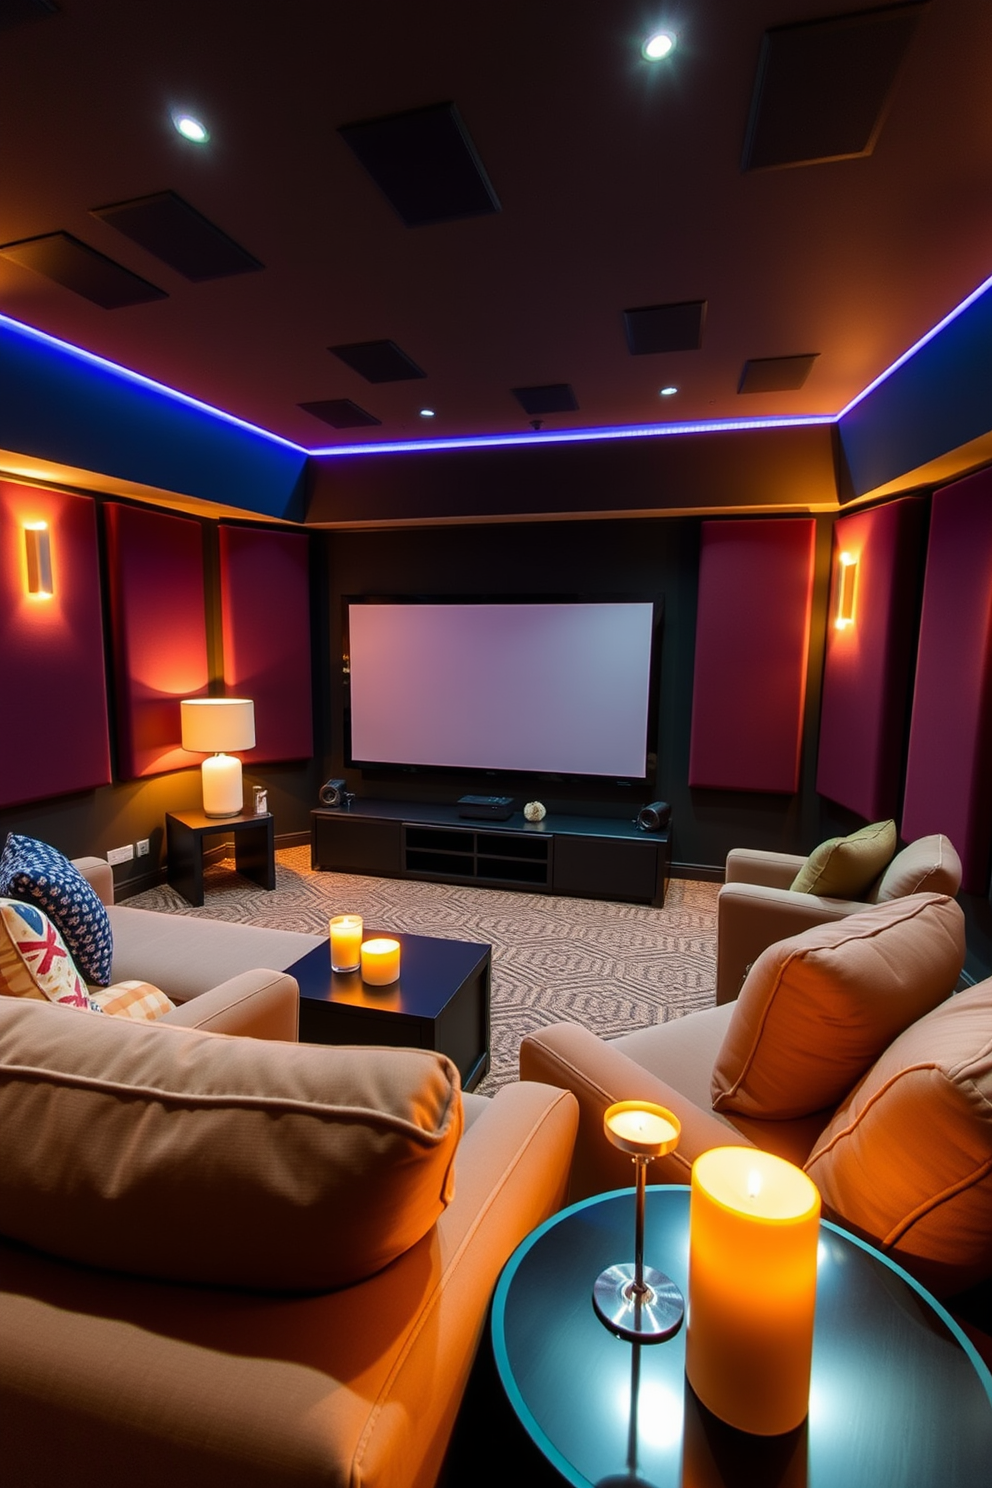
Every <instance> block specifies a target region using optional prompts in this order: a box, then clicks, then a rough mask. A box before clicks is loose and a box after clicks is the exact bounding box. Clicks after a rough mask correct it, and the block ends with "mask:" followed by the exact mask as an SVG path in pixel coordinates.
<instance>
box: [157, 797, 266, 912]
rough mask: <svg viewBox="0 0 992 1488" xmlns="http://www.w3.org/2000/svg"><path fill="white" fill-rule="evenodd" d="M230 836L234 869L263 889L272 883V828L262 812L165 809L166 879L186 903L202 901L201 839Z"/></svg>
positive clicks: (194, 903)
mask: <svg viewBox="0 0 992 1488" xmlns="http://www.w3.org/2000/svg"><path fill="white" fill-rule="evenodd" d="M229 832H230V833H232V834H233V836H234V862H235V867H236V868H237V870H238V872H239V873H241V874H243V875H244V877H245V878H250V879H251V880H252V882H253V883H257V884H258V885H259V886H260V887H261V888H263V889H274V888H275V886H276V854H275V828H274V825H273V818H272V814H271V812H267V813H266V814H265V815H264V816H227V817H221V816H205V815H204V813H203V812H202V811H168V812H166V816H165V843H166V855H167V865H168V866H167V873H168V878H169V883H170V884H171V885H172V887H173V888H174V889H175V890H176V892H177V893H178V894H182V896H183V898H184V899H185V900H187V901H188V903H190V904H193V905H197V906H199V905H201V904H202V903H203V839H204V838H205V837H222V836H226V835H227V833H229Z"/></svg>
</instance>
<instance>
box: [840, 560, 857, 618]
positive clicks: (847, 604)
mask: <svg viewBox="0 0 992 1488" xmlns="http://www.w3.org/2000/svg"><path fill="white" fill-rule="evenodd" d="M838 562H839V564H840V568H839V571H838V574H837V618H836V619H835V620H834V625H835V626H836V627H837V629H838V630H848V629H850V627H851V626H852V625H853V624H854V594H855V590H856V589H857V586H858V560H857V558H856V557H855V556H854V554H853V553H841V555H840V557H839V559H838Z"/></svg>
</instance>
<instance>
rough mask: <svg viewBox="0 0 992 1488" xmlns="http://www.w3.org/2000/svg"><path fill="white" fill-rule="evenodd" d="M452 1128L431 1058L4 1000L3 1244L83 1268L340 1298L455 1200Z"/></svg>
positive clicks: (445, 1070) (456, 1124)
mask: <svg viewBox="0 0 992 1488" xmlns="http://www.w3.org/2000/svg"><path fill="white" fill-rule="evenodd" d="M462 1120H463V1117H462V1101H461V1088H460V1082H459V1079H458V1071H457V1069H456V1067H455V1066H454V1064H452V1062H451V1061H450V1060H449V1059H447V1058H446V1057H445V1056H444V1055H443V1054H438V1053H435V1052H434V1051H433V1050H427V1049H376V1048H363V1047H358V1046H354V1047H349V1046H340V1047H339V1046H334V1045H319V1044H290V1043H280V1042H277V1041H274V1040H272V1041H270V1040H267V1039H255V1038H224V1037H221V1036H219V1035H217V1034H213V1033H201V1032H199V1031H198V1030H194V1029H187V1028H179V1027H176V1026H175V1025H170V1024H165V1025H164V1026H163V1025H161V1024H158V1025H156V1024H154V1023H140V1022H134V1021H132V1020H131V1019H128V1018H117V1019H114V1020H111V1019H110V1018H67V1017H65V1016H64V1015H61V1014H59V1013H57V1012H56V1011H55V1010H54V1009H52V1008H49V1007H46V1006H45V1005H44V1004H43V1003H39V1002H28V1001H26V1000H25V999H23V998H21V999H16V1000H15V999H14V998H6V999H5V998H0V1131H2V1132H3V1142H2V1143H0V1233H2V1234H4V1235H8V1236H10V1237H11V1238H12V1239H15V1240H18V1241H20V1242H21V1243H23V1244H26V1245H31V1246H33V1247H34V1248H35V1249H37V1250H42V1251H47V1252H49V1253H50V1254H53V1255H58V1256H62V1257H64V1258H66V1259H68V1260H71V1261H74V1262H77V1263H81V1264H83V1265H88V1266H96V1267H101V1266H103V1267H106V1266H109V1267H110V1268H111V1269H112V1270H114V1271H115V1272H130V1273H131V1274H133V1275H139V1276H146V1277H155V1278H159V1279H162V1280H169V1281H180V1282H187V1283H194V1284H196V1283H202V1284H204V1285H207V1286H223V1287H241V1288H247V1289H252V1290H260V1291H275V1292H309V1291H326V1290H329V1289H330V1288H332V1287H343V1286H348V1285H350V1284H351V1283H353V1282H357V1281H361V1280H363V1279H364V1278H365V1277H367V1276H371V1275H372V1274H373V1273H374V1272H376V1271H379V1270H381V1268H382V1267H383V1266H386V1265H388V1264H389V1262H390V1261H392V1260H394V1259H395V1258H396V1257H397V1256H399V1255H401V1254H402V1253H403V1252H404V1251H406V1250H407V1249H409V1247H410V1246H412V1245H414V1244H416V1242H417V1241H418V1240H421V1239H422V1238H423V1237H424V1236H426V1235H427V1234H428V1232H429V1231H430V1229H431V1228H432V1226H433V1225H434V1223H435V1221H436V1220H437V1218H438V1216H439V1215H440V1214H441V1212H442V1210H443V1209H444V1208H445V1206H446V1205H447V1204H448V1202H449V1201H450V1199H451V1197H452V1195H453V1192H454V1160H455V1153H456V1150H457V1147H458V1142H459V1138H460V1136H461V1131H462ZM39 1174H44V1182H43V1183H42V1182H39V1178H38V1175H39ZM424 1266H425V1268H426V1270H425V1273H424V1274H425V1276H426V1275H427V1274H428V1272H429V1271H430V1266H431V1262H430V1260H429V1256H428V1254H426V1253H425V1257H424Z"/></svg>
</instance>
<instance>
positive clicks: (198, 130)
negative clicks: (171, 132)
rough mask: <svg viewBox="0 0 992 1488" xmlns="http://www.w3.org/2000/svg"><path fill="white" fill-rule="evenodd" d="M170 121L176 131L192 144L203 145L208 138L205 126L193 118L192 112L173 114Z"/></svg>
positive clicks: (207, 130) (208, 133)
mask: <svg viewBox="0 0 992 1488" xmlns="http://www.w3.org/2000/svg"><path fill="white" fill-rule="evenodd" d="M172 123H173V126H174V128H175V130H176V132H177V133H178V134H181V135H182V137H183V139H188V140H190V141H191V142H192V143H193V144H194V145H205V144H206V143H207V140H208V139H209V138H210V131H209V129H208V128H207V126H206V125H205V124H201V123H200V120H199V119H194V118H193V115H192V114H173V116H172Z"/></svg>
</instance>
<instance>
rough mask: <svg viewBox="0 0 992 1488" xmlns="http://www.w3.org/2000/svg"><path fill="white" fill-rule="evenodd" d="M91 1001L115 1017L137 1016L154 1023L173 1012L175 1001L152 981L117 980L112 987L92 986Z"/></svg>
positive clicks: (141, 1019)
mask: <svg viewBox="0 0 992 1488" xmlns="http://www.w3.org/2000/svg"><path fill="white" fill-rule="evenodd" d="M89 996H90V1001H91V1002H95V1003H96V1004H97V1007H98V1008H99V1009H100V1010H101V1011H102V1012H104V1013H108V1014H109V1015H110V1016H111V1017H114V1018H137V1019H139V1020H140V1021H144V1022H145V1023H153V1022H154V1021H155V1019H156V1018H161V1017H164V1015H165V1014H166V1013H171V1012H172V1010H173V1008H174V1007H175V1005H176V1004H175V1003H174V1002H173V1001H172V1000H171V999H170V998H168V997H166V995H165V993H164V992H161V991H160V990H159V989H158V987H153V986H152V984H151V982H133V981H128V982H115V983H114V985H113V986H112V987H91V988H90V991H89Z"/></svg>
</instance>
